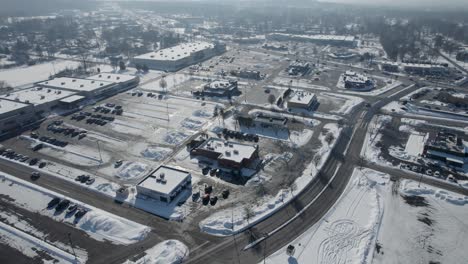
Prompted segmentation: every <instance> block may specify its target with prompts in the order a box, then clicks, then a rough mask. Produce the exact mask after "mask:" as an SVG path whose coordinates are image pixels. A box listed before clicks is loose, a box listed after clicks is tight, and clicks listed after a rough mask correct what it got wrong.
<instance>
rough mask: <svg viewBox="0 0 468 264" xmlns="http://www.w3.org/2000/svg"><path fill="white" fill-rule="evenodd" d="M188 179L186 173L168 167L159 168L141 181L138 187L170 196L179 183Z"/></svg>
mask: <svg viewBox="0 0 468 264" xmlns="http://www.w3.org/2000/svg"><path fill="white" fill-rule="evenodd" d="M187 177H190V173H189V172H187V171H183V170H179V169H176V168H172V167H168V166H160V167H159V168H157V169H156V170H155V171H154V172H153V173H152V174H151V175H149V176H148V177H146V178H145V179H144V180H142V181H141V182H140V183H139V184H138V186H140V187H143V188H146V189H150V190H152V191H156V192H158V193H162V194H168V195H169V194H171V193H172V192H173V191H174V190H175V189H177V187H179V185H180V184H181V183H183V182H184V181H185V179H187Z"/></svg>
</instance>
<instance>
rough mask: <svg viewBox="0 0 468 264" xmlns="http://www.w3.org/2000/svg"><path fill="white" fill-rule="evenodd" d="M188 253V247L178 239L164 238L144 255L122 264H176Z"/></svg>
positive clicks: (185, 257)
mask: <svg viewBox="0 0 468 264" xmlns="http://www.w3.org/2000/svg"><path fill="white" fill-rule="evenodd" d="M188 255H189V249H188V247H187V246H186V245H185V244H184V243H182V242H180V241H178V240H166V241H163V242H161V243H159V244H157V245H156V246H154V247H152V248H150V249H148V250H146V251H145V256H143V257H142V258H140V259H138V260H136V261H130V260H127V261H126V262H125V263H124V264H177V263H182V262H183V261H184V260H185V259H187V257H188Z"/></svg>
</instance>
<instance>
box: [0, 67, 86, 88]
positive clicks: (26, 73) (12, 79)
mask: <svg viewBox="0 0 468 264" xmlns="http://www.w3.org/2000/svg"><path fill="white" fill-rule="evenodd" d="M79 65H80V63H79V62H76V61H66V60H55V61H50V62H46V63H40V64H37V65H33V66H24V67H19V68H12V69H8V70H1V71H0V80H2V81H6V82H7V83H8V84H10V85H11V86H13V87H15V86H21V85H25V84H32V83H35V82H39V81H43V80H47V79H49V76H50V75H51V74H55V73H57V72H59V71H61V70H64V69H66V68H71V69H74V68H76V67H78V66H79Z"/></svg>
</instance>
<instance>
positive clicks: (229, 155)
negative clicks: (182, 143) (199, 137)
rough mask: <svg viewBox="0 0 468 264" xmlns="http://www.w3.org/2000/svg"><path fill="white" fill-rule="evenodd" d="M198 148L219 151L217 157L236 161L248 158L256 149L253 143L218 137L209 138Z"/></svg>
mask: <svg viewBox="0 0 468 264" xmlns="http://www.w3.org/2000/svg"><path fill="white" fill-rule="evenodd" d="M199 148H200V149H205V150H208V151H212V152H216V153H219V154H220V156H219V157H218V159H225V160H232V161H235V162H238V163H240V162H241V161H242V160H243V159H250V158H251V157H252V156H253V155H254V153H255V152H256V151H257V147H256V146H254V145H247V144H241V143H237V142H233V141H227V140H222V139H219V138H210V139H209V140H207V141H206V142H205V143H203V144H202V145H201V146H199Z"/></svg>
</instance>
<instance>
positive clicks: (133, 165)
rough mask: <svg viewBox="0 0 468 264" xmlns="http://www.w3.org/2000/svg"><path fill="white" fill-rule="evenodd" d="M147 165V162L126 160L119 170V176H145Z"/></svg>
mask: <svg viewBox="0 0 468 264" xmlns="http://www.w3.org/2000/svg"><path fill="white" fill-rule="evenodd" d="M147 167H148V166H147V165H146V164H143V163H141V162H126V163H125V164H124V165H122V167H121V168H120V169H119V171H118V172H117V177H119V178H123V179H126V180H130V179H137V178H140V177H142V176H143V174H144V173H145V172H146V170H147Z"/></svg>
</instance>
